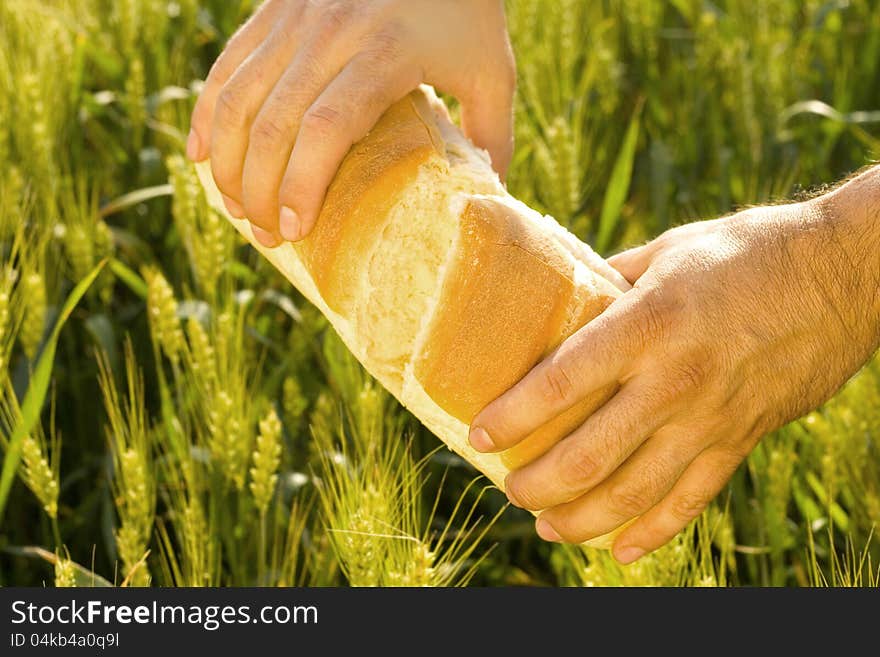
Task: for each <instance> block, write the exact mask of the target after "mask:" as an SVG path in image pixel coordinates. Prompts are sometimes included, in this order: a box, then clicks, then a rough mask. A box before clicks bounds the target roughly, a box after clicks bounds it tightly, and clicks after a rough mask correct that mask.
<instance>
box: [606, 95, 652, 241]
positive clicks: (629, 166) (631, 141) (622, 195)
mask: <svg viewBox="0 0 880 657" xmlns="http://www.w3.org/2000/svg"><path fill="white" fill-rule="evenodd" d="M641 115H642V103H639V104H638V105H637V106H636V110H635V112H634V113H633V117H632V119H631V120H630V122H629V127H628V128H627V129H626V135H625V136H624V138H623V145H622V146H621V147H620V152H619V153H618V154H617V160H616V161H615V162H614V168H613V169H612V170H611V179H610V180H609V181H608V188H607V189H606V190H605V199H604V200H603V201H602V214H601V215H600V216H599V230H598V231H597V234H596V244H595V248H596V250H597V251H598V252H599V253H603V252H605V251H606V250H607V249H608V247H609V246H610V242H611V237H612V235H614V229H615V228H616V227H617V222H618V221H619V220H620V211H621V210H622V209H623V204H624V203H625V202H626V197H627V195H628V194H629V186H630V182H631V181H632V170H633V161H634V160H635V156H636V146H637V145H638V143H639V128H640V124H641Z"/></svg>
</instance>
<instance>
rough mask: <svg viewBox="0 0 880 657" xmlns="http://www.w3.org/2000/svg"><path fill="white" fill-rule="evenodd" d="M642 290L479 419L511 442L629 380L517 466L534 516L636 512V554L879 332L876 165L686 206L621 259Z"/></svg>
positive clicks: (491, 435) (630, 539)
mask: <svg viewBox="0 0 880 657" xmlns="http://www.w3.org/2000/svg"><path fill="white" fill-rule="evenodd" d="M610 263H611V264H612V265H613V266H614V267H616V268H617V269H618V270H619V271H620V272H621V273H622V274H623V275H624V276H625V277H626V278H627V279H628V280H629V281H630V282H631V283H633V286H634V287H633V289H632V291H630V292H628V293H626V294H625V295H623V296H622V297H621V298H620V299H619V300H617V301H615V302H614V303H613V304H612V305H611V306H610V307H609V308H608V309H607V310H606V312H605V313H603V314H602V315H601V316H600V317H599V318H597V319H596V320H595V321H593V322H591V323H590V324H588V325H587V326H585V327H584V328H582V329H581V330H580V331H578V332H577V333H575V334H574V335H572V336H571V337H570V338H569V339H568V340H566V341H565V342H564V343H563V344H562V345H560V346H559V348H558V349H556V351H555V352H554V353H553V354H551V355H550V356H549V357H548V358H547V359H546V360H544V361H543V362H541V363H540V364H538V365H537V366H536V367H535V368H534V369H533V370H532V371H531V372H529V374H527V375H526V376H525V377H524V378H523V379H522V380H521V381H520V382H519V383H518V384H516V385H515V386H514V387H513V388H511V389H510V390H509V391H508V392H506V393H505V394H504V395H502V396H501V397H499V398H498V399H496V400H495V401H493V402H492V403H491V404H489V405H488V406H487V407H486V408H485V409H483V410H482V411H481V412H480V413H479V414H478V415H477V417H476V418H474V420H473V422H472V425H471V443H472V444H473V445H474V447H476V448H477V449H479V450H480V451H496V450H500V449H505V448H508V447H511V446H513V445H515V444H516V443H518V442H519V441H520V440H522V439H523V438H524V437H525V436H526V435H528V434H529V433H530V432H531V431H532V430H534V429H536V428H537V427H539V426H540V425H542V424H544V423H545V422H547V421H548V420H550V419H552V418H553V417H554V416H556V415H557V414H558V413H560V412H562V411H563V410H565V409H566V408H568V407H570V406H572V405H574V404H575V403H576V402H577V401H578V400H579V399H581V398H582V397H584V396H586V395H588V394H589V393H591V392H592V391H594V390H596V389H597V388H600V387H604V386H606V385H609V384H613V383H618V384H619V385H620V389H619V392H617V394H616V395H615V396H614V397H612V398H611V399H610V400H609V401H608V402H607V403H606V404H605V405H604V406H602V407H601V408H600V409H599V410H597V411H596V412H595V413H594V414H593V415H592V416H591V417H590V418H588V419H587V420H586V422H584V424H583V425H582V426H580V427H579V428H578V429H576V430H575V431H574V432H572V433H571V434H569V435H568V436H565V437H561V440H560V441H559V442H558V443H557V444H556V445H555V446H554V447H552V448H551V449H550V450H549V451H548V452H547V453H546V454H544V455H543V456H541V457H539V458H538V459H536V460H535V461H533V462H532V463H530V464H528V465H526V466H524V467H522V468H520V469H518V470H515V471H513V472H511V473H510V474H509V475H508V477H507V481H506V485H505V489H506V491H507V495H508V497H509V499H510V501H511V502H512V503H513V504H515V505H517V506H520V507H523V508H526V509H530V510H532V511H536V512H537V511H542V510H543V512H542V513H540V515H539V516H538V519H537V521H536V531H537V532H538V534H539V535H540V536H541V537H542V538H544V539H545V540H549V541H566V542H574V543H577V542H582V541H585V540H588V539H590V538H594V537H596V536H599V535H602V534H605V533H607V532H611V531H613V530H615V529H617V528H619V527H622V526H623V525H625V524H626V523H631V524H629V525H628V526H627V527H626V528H625V529H623V531H622V532H621V533H620V534H619V535H618V536H617V538H616V539H615V541H614V545H613V554H614V556H615V558H616V559H617V560H618V561H620V562H622V563H630V562H632V561H635V560H636V559H638V558H640V557H641V556H643V555H644V554H646V553H648V552H650V551H652V550H655V549H657V548H658V547H660V546H661V545H663V544H664V543H666V542H667V541H669V540H670V539H672V538H673V537H674V536H675V535H676V534H677V533H678V532H679V531H680V530H681V529H683V528H684V527H685V526H686V525H687V524H688V523H689V522H690V521H691V520H693V519H694V518H695V517H696V516H698V515H699V514H700V513H701V512H702V511H703V509H705V508H706V506H707V505H708V504H709V502H711V501H712V499H713V498H714V497H715V496H716V495H717V494H718V493H719V492H720V491H721V490H722V488H723V487H724V485H725V484H726V483H727V481H728V480H729V479H730V477H731V475H732V474H733V472H734V470H735V469H736V468H737V466H738V465H739V464H740V463H741V462H742V461H743V459H745V457H746V456H747V455H748V454H749V452H751V450H752V449H753V448H754V447H755V445H756V444H757V443H758V441H759V440H760V439H761V437H762V436H763V435H765V434H766V433H767V432H769V431H772V430H774V429H776V428H778V427H780V426H782V425H783V424H785V423H786V422H789V421H791V420H793V419H795V418H797V417H800V416H801V415H803V414H804V413H806V412H808V411H809V410H811V409H813V408H815V407H816V406H818V405H819V404H821V403H822V402H824V401H825V400H827V399H828V398H829V397H831V395H833V394H834V392H835V391H836V390H837V389H838V388H839V387H840V386H841V385H842V384H843V383H845V382H846V381H847V379H849V378H850V377H851V376H852V375H853V374H854V373H855V372H856V371H857V370H858V369H859V368H860V367H861V366H862V365H863V364H864V363H865V362H866V361H867V360H868V358H869V357H870V355H871V354H872V353H873V352H874V351H875V350H876V349H877V347H878V344H880V167H878V168H874V169H871V170H869V171H867V172H865V173H864V174H862V175H861V176H859V177H857V178H855V179H854V180H852V181H850V182H849V183H847V184H845V185H843V186H842V187H840V188H839V189H837V190H836V191H834V192H832V193H830V194H826V195H824V196H820V197H818V198H816V199H813V200H811V201H808V202H805V203H795V204H789V205H779V206H770V207H763V208H753V209H750V210H746V211H745V212H740V213H738V214H735V215H733V216H730V217H726V218H722V219H716V220H713V221H703V222H697V223H692V224H688V225H684V226H680V227H678V228H674V229H672V230H670V231H667V232H666V233H664V234H663V235H661V236H660V237H658V238H657V239H655V240H654V241H652V242H650V243H648V244H646V245H644V246H641V247H638V248H635V249H632V250H630V251H626V252H624V253H621V254H619V255H617V256H615V257H613V258H612V259H611V260H610Z"/></svg>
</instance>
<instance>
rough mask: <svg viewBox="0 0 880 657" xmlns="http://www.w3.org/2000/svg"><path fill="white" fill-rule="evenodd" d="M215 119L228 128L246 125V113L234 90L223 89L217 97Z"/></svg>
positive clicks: (240, 99)
mask: <svg viewBox="0 0 880 657" xmlns="http://www.w3.org/2000/svg"><path fill="white" fill-rule="evenodd" d="M215 117H216V120H217V121H218V122H219V123H220V124H221V125H223V126H226V127H228V128H242V127H244V126H245V125H246V124H247V121H248V117H247V111H246V110H245V106H244V103H243V102H242V98H241V97H240V96H239V94H238V93H237V92H236V91H235V90H233V89H231V88H229V87H224V88H223V90H222V91H221V92H220V95H219V96H217V111H216V114H215Z"/></svg>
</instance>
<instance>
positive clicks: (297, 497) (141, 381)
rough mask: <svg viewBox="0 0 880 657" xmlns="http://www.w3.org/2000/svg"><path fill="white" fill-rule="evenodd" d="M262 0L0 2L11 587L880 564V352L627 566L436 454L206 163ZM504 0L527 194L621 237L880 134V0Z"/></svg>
mask: <svg viewBox="0 0 880 657" xmlns="http://www.w3.org/2000/svg"><path fill="white" fill-rule="evenodd" d="M251 5H252V3H251V2H249V1H243V2H227V1H224V0H204V1H201V2H199V1H197V0H177V1H174V2H168V1H167V0H115V1H111V0H45V1H42V2H32V1H31V0H0V258H2V259H0V387H2V403H0V437H2V447H3V454H4V466H5V467H6V470H7V471H8V475H9V476H10V477H12V476H14V477H15V478H14V480H13V479H9V480H8V481H9V482H10V483H12V487H11V489H10V490H9V494H8V497H7V496H6V495H5V494H4V492H3V486H2V485H0V501H2V502H5V508H4V511H3V516H2V518H0V584H3V585H13V584H27V585H41V584H43V583H52V582H55V583H57V584H58V585H71V584H79V585H89V584H107V583H115V584H126V585H147V584H153V585H206V584H216V585H254V584H268V585H275V584H287V585H290V584H301V583H305V584H317V585H325V584H345V583H350V584H354V585H375V584H382V585H448V584H466V583H469V582H472V583H477V584H484V585H499V584H536V585H542V584H563V585H602V584H612V585H614V584H661V585H663V584H699V585H756V584H759V585H812V584H825V583H830V584H855V585H859V584H861V585H865V584H871V585H876V584H877V583H878V570H877V568H878V564H880V546H878V542H877V541H876V540H872V536H871V535H872V531H873V529H874V528H875V527H876V525H877V523H878V522H880V445H878V437H880V365H878V364H877V363H876V362H875V363H872V364H870V365H868V366H867V367H866V368H865V369H864V370H863V371H862V372H861V373H860V374H859V375H857V376H856V377H855V379H854V380H853V381H851V382H850V383H849V384H848V385H847V386H846V387H845V388H844V389H843V391H842V392H841V393H839V394H838V396H837V397H836V398H835V399H834V400H832V401H831V402H830V403H828V404H827V405H826V406H825V407H824V408H822V409H820V410H818V411H816V412H814V413H811V414H810V415H809V416H808V417H806V418H804V419H802V420H800V421H798V422H795V423H793V424H791V425H789V426H788V427H785V428H784V429H782V430H780V431H778V432H776V433H774V434H773V435H771V436H768V437H767V438H766V439H765V440H764V441H763V442H762V444H761V445H760V446H759V447H758V448H757V449H756V450H755V452H754V453H753V455H752V456H751V457H750V458H749V460H748V462H747V463H746V464H744V465H743V466H742V467H741V468H740V470H739V471H738V472H737V474H736V476H735V477H734V479H733V481H732V482H731V485H730V486H729V488H728V490H727V492H726V493H725V494H724V495H722V496H721V497H720V498H719V499H718V500H717V502H716V503H715V504H713V506H712V508H710V509H709V510H708V511H707V512H706V513H705V514H704V515H703V516H702V517H701V518H700V519H699V520H698V521H696V522H695V523H694V524H693V525H692V526H691V527H690V528H689V529H688V531H687V532H685V533H683V534H682V535H681V536H680V537H679V538H678V539H677V540H676V541H674V542H673V543H672V544H670V545H669V546H667V547H666V548H664V549H662V550H660V551H659V552H658V553H656V554H655V555H652V556H650V557H648V558H646V559H644V560H643V561H641V562H639V563H637V564H636V565H634V566H631V567H627V568H623V567H620V566H618V565H616V564H615V563H614V562H613V560H612V559H611V558H610V557H609V555H608V554H607V553H604V552H597V551H592V550H581V549H578V548H571V547H561V546H553V545H548V544H544V543H542V542H541V541H539V540H538V539H537V538H536V537H535V536H534V534H533V531H532V520H531V518H530V516H528V515H527V514H525V513H523V512H520V511H518V510H516V509H505V506H504V501H505V500H504V498H503V496H502V495H501V494H500V493H498V491H495V490H491V489H487V487H486V483H485V480H481V479H476V478H475V473H474V472H473V470H471V469H470V468H469V467H468V466H467V465H465V464H464V463H462V462H461V461H460V460H459V459H457V458H456V457H453V456H451V455H450V454H449V453H448V452H446V451H445V450H438V449H437V440H436V439H435V438H433V437H432V436H431V435H429V434H428V433H427V432H426V431H425V430H424V429H422V428H421V427H420V426H419V425H418V423H417V422H415V421H414V420H413V418H412V417H411V416H409V415H408V414H407V413H406V412H405V411H403V410H402V409H401V408H400V407H399V406H398V405H397V403H396V402H395V401H394V400H393V399H390V398H389V397H388V395H387V394H386V393H384V392H383V391H382V390H381V389H379V388H378V387H377V386H376V385H375V384H374V383H373V382H372V381H371V379H370V378H369V377H368V376H367V375H365V374H364V372H363V371H362V370H361V368H360V367H359V366H358V364H357V363H356V362H354V361H353V359H352V358H351V356H350V355H349V354H348V353H347V352H346V350H345V349H344V347H342V345H341V344H340V343H339V341H338V339H336V338H335V336H334V335H333V334H332V332H331V331H328V330H327V326H326V323H325V322H324V321H323V320H322V318H321V317H319V316H318V315H317V313H316V312H315V311H314V310H313V309H312V308H311V307H309V306H308V304H307V303H306V302H305V301H304V300H303V299H302V298H301V297H299V296H298V295H297V294H296V293H295V292H294V291H293V290H292V289H291V288H290V286H289V285H288V284H287V283H286V282H285V281H284V280H283V279H282V278H281V277H280V276H279V275H278V274H276V272H275V271H274V270H272V268H271V267H270V266H268V265H267V263H265V262H263V261H262V260H261V259H260V258H258V257H257V256H256V254H255V253H254V252H253V251H252V250H251V249H250V248H249V247H247V246H245V245H243V244H242V242H241V241H240V240H239V239H237V238H236V237H235V236H234V234H233V230H232V229H231V228H230V227H228V226H227V225H226V224H225V223H224V222H223V221H222V220H221V219H220V218H219V217H217V216H216V215H215V214H213V213H212V212H211V211H210V210H209V209H208V208H207V207H206V205H205V202H204V199H203V198H202V195H201V192H200V189H199V187H198V184H197V182H196V180H195V179H194V175H193V171H192V169H191V168H190V166H189V165H188V164H186V163H185V162H184V160H183V159H182V158H181V152H182V149H183V139H184V136H185V134H186V131H187V124H188V116H189V111H190V109H191V107H192V103H193V91H194V89H195V88H196V87H195V81H197V80H199V79H202V78H203V77H204V75H205V73H206V71H207V68H208V66H209V65H210V63H211V62H212V61H213V59H214V58H215V57H216V55H217V54H218V53H219V51H220V49H221V47H222V44H223V43H224V41H225V39H226V38H227V37H228V35H229V34H231V32H232V31H233V30H234V29H235V27H236V26H237V25H238V24H240V22H241V21H242V20H243V19H244V18H245V17H246V16H247V15H248V14H249V12H250V11H251V10H252V6H251ZM508 7H509V22H510V29H511V34H512V38H513V41H514V46H515V50H516V54H517V60H518V66H519V91H518V97H517V123H516V125H517V143H518V147H517V151H516V155H515V158H514V163H513V166H512V169H511V174H510V181H509V182H510V188H511V191H512V192H513V193H514V194H515V195H516V196H518V197H520V198H521V199H523V200H524V201H526V202H527V203H529V204H531V205H533V206H534V207H536V208H537V209H539V210H542V211H544V212H547V213H550V214H552V215H554V216H555V217H557V218H558V219H559V220H560V221H562V222H564V223H566V224H568V225H570V226H571V227H572V228H573V230H574V231H575V232H576V233H577V234H578V235H579V236H580V237H582V238H583V239H585V240H587V241H589V242H591V243H593V244H595V245H596V246H597V247H598V248H599V249H600V250H602V251H603V252H605V253H610V252H613V251H615V250H618V249H619V248H622V247H623V246H626V245H629V244H634V243H637V242H639V241H642V240H644V239H647V238H650V237H652V236H654V235H656V234H658V233H659V232H662V231H663V230H664V229H666V228H667V227H669V226H671V225H674V224H677V223H681V222H684V221H689V220H694V219H699V218H708V217H712V216H717V215H719V214H723V213H727V212H729V211H731V210H733V209H735V208H736V207H738V206H742V205H746V204H754V203H759V202H764V201H774V200H778V199H781V198H784V197H787V196H790V195H797V194H800V193H803V192H804V191H805V190H810V189H813V188H815V187H816V186H818V185H822V184H825V183H829V182H832V181H834V180H836V179H838V178H840V177H842V176H844V175H846V174H847V173H849V172H851V171H853V170H855V169H857V168H859V167H861V166H862V165H864V164H866V163H868V162H870V161H871V160H872V158H876V157H877V155H878V152H880V84H878V82H880V71H878V66H880V5H878V3H877V2H875V1H871V0H850V1H849V2H840V1H822V0H805V1H804V2H795V1H789V0H768V1H766V2H749V1H748V0H716V1H715V2H708V1H701V0H667V1H660V0H657V1H652V2H644V1H642V0H605V1H604V2H600V1H598V0H597V1H586V0H534V1H528V0H522V1H517V2H510V3H508ZM101 263H103V267H102V268H101V269H100V271H97V272H96V271H95V267H96V266H99V265H100V264H101ZM90 274H96V278H95V280H94V282H93V283H92V284H91V285H90V286H89V288H88V290H87V291H86V292H85V294H84V297H83V298H82V299H81V300H79V303H78V304H77V305H76V308H75V310H74V311H73V313H72V315H71V316H70V318H69V319H68V320H67V321H66V323H65V324H64V326H63V327H61V330H60V331H59V332H58V334H57V336H58V337H57V342H56V340H55V339H53V338H52V337H51V333H52V327H53V326H55V324H56V322H57V321H58V319H59V317H60V315H61V313H60V309H61V307H62V305H63V304H64V302H65V299H68V298H70V300H71V302H72V301H75V300H76V298H75V297H76V295H73V296H72V297H71V296H70V295H71V294H72V292H71V291H72V290H73V288H74V286H75V285H76V284H77V283H78V282H82V281H85V283H84V284H83V286H82V287H85V284H86V283H88V277H89V275H90ZM56 347H57V353H56V354H55V357H54V360H53V359H52V358H50V357H51V355H52V350H53V349H55V348H56ZM40 354H44V357H43V359H42V363H43V365H42V367H41V366H39V362H40ZM50 365H52V367H51V368H50V367H49V366H50ZM780 376H781V377H784V372H781V373H780ZM41 391H43V394H40V393H41ZM26 392H27V394H28V395H29V397H28V398H26V397H25V394H26Z"/></svg>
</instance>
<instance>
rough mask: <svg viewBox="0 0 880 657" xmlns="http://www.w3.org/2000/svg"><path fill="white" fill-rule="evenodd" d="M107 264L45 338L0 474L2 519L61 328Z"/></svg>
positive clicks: (85, 282) (77, 290) (76, 291)
mask: <svg viewBox="0 0 880 657" xmlns="http://www.w3.org/2000/svg"><path fill="white" fill-rule="evenodd" d="M105 264H107V261H106V260H102V261H101V262H99V263H98V265H97V266H96V267H95V268H94V269H93V270H92V271H91V272H90V273H89V275H88V276H86V277H85V278H83V279H82V280H81V281H80V282H79V283H77V285H76V287H74V288H73V291H72V292H71V293H70V296H68V297H67V301H65V302H64V307H63V308H62V309H61V312H60V313H59V314H58V319H57V320H56V322H55V328H53V329H52V334H51V335H50V336H49V339H48V340H46V346H45V347H44V348H43V353H41V354H40V358H39V360H38V361H37V366H36V368H35V369H34V374H33V376H32V377H31V380H30V383H29V384H28V389H27V392H26V393H25V395H24V401H23V402H22V405H21V421H20V422H19V423H18V424H17V425H16V427H15V429H14V430H13V432H12V436H10V438H9V446H8V448H7V450H6V455H5V456H4V458H3V471H2V474H0V521H2V520H3V512H4V511H5V510H6V500H7V499H8V497H9V490H10V489H11V488H12V482H13V480H14V479H15V473H16V471H17V470H18V463H19V460H20V458H21V443H22V441H23V440H24V438H25V436H27V435H28V434H29V433H30V432H31V430H32V429H33V428H34V425H36V423H37V421H38V420H39V418H40V409H41V408H42V407H43V402H44V401H45V400H46V393H47V391H48V390H49V381H50V379H51V377H52V366H53V364H54V362H55V349H56V348H57V346H58V337H59V336H60V335H61V329H62V327H63V326H64V323H65V322H66V321H67V318H68V317H70V314H71V313H72V312H73V309H74V308H75V307H76V304H77V303H79V300H80V299H82V298H83V295H84V294H85V293H86V291H87V290H88V289H89V287H91V285H92V283H94V282H95V279H96V278H97V277H98V274H99V273H100V272H101V269H103V268H104V265H105Z"/></svg>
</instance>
